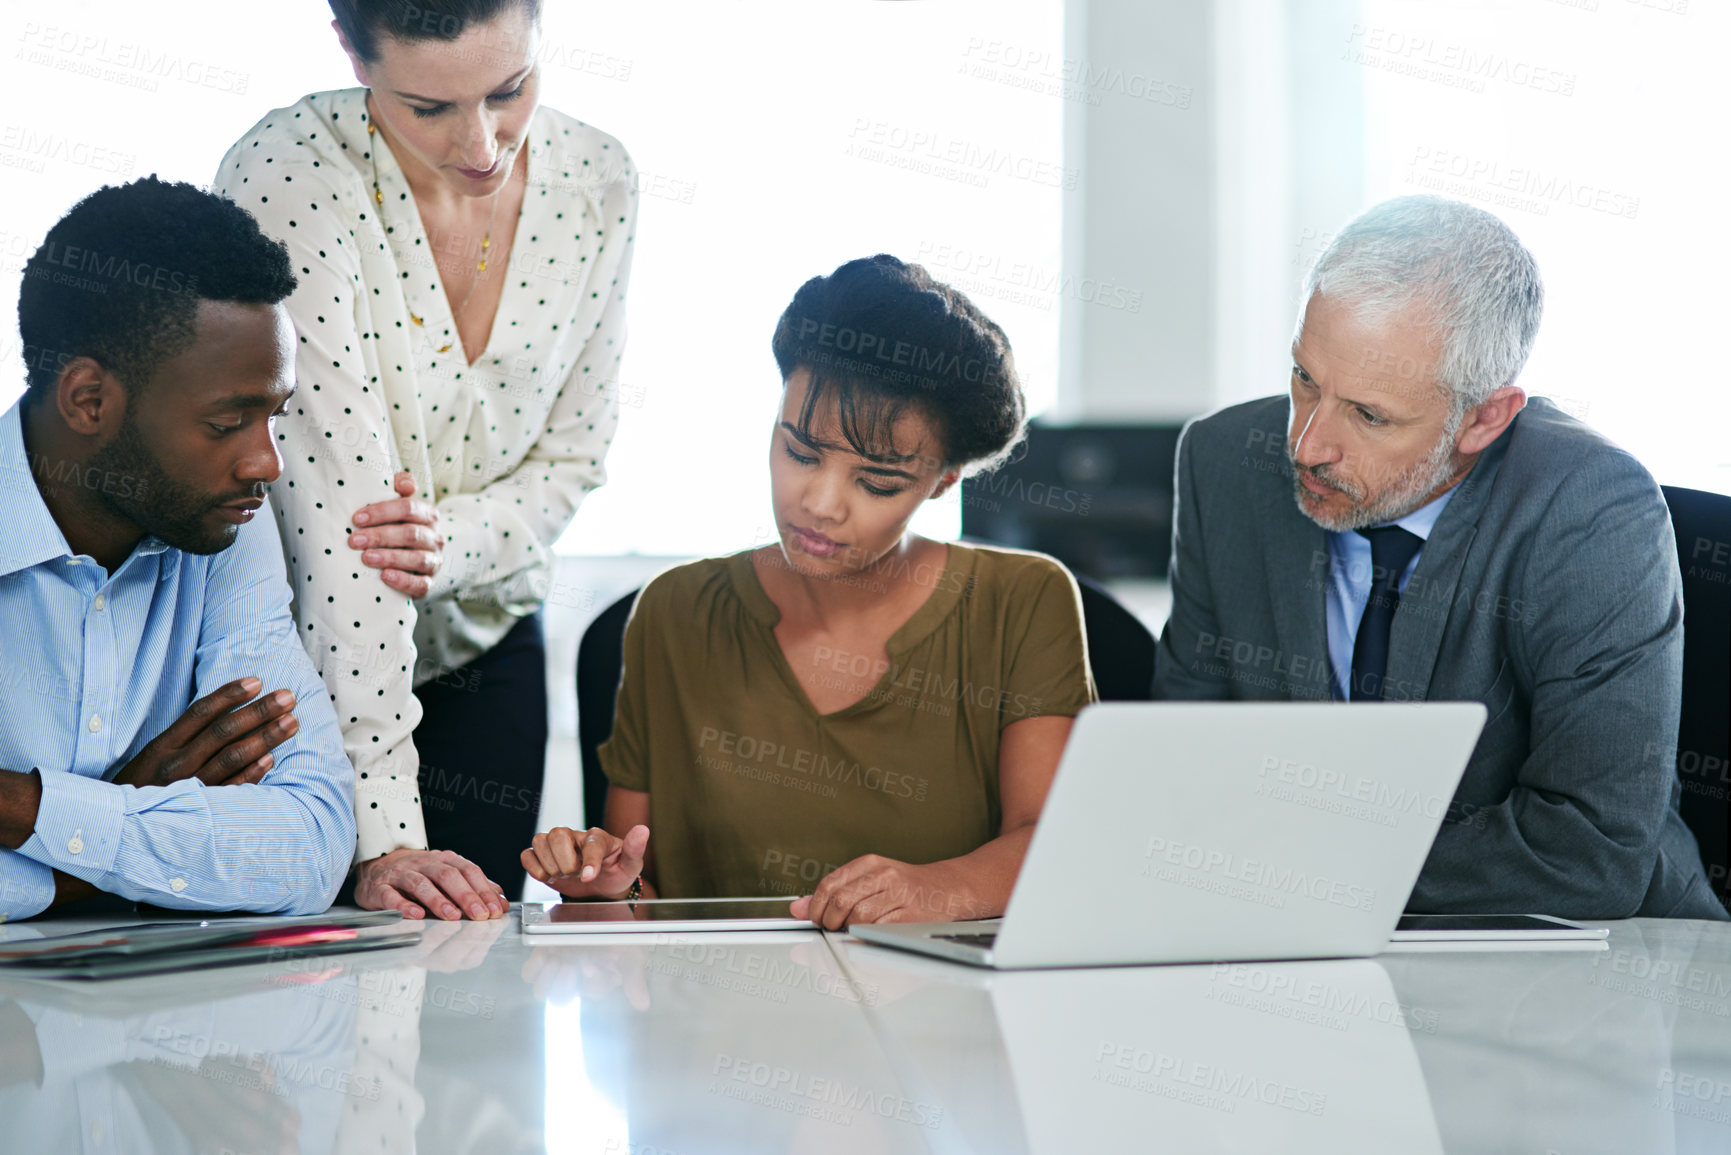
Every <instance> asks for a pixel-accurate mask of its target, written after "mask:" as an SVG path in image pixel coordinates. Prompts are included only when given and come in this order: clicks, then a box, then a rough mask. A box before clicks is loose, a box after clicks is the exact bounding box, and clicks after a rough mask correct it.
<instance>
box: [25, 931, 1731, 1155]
mask: <svg viewBox="0 0 1731 1155" xmlns="http://www.w3.org/2000/svg"><path fill="white" fill-rule="evenodd" d="M98 921H99V922H100V924H101V925H113V924H114V923H115V922H117V921H120V920H116V919H114V918H108V919H102V920H98ZM44 925H48V924H44ZM51 925H52V927H53V928H54V929H56V930H60V929H72V928H73V927H75V926H76V925H78V924H77V923H73V922H69V921H66V920H60V921H57V922H55V923H53V924H51ZM31 932H32V931H31V926H30V924H24V925H22V926H9V927H0V936H12V935H17V934H26V933H31ZM544 1149H545V1150H549V1151H571V1152H595V1153H598V1155H691V1153H697V1152H752V1153H760V1152H814V1153H822V1155H829V1153H841V1155H845V1153H850V1152H928V1151H929V1152H980V1153H989V1155H1000V1153H1016V1152H1036V1153H1040V1155H1048V1153H1050V1155H1071V1153H1076V1152H1082V1153H1093V1152H1098V1153H1115V1152H1142V1151H1171V1152H1180V1153H1190V1152H1206V1151H1245V1152H1274V1151H1301V1152H1330V1153H1333V1152H1357V1151H1362V1152H1379V1153H1380V1152H1390V1153H1402V1155H1405V1153H1418V1152H1435V1151H1448V1152H1478V1151H1485V1152H1530V1153H1532V1155H1546V1153H1549V1152H1557V1153H1560V1155H1580V1153H1583V1152H1606V1153H1615V1155H1657V1153H1660V1152H1726V1151H1731V927H1728V926H1726V925H1725V924H1701V923H1685V922H1658V921H1650V920H1637V921H1633V922H1626V923H1619V924H1616V925H1615V927H1614V930H1613V932H1612V937H1611V942H1610V948H1609V949H1608V950H1605V951H1602V952H1594V953H1584V952H1497V953H1472V954H1460V953H1448V954H1424V955H1387V956H1384V957H1382V958H1379V959H1375V960H1363V961H1343V962H1312V963H1290V964H1278V965H1251V966H1224V965H1222V966H1191V967H1144V968H1123V969H1113V970H1093V971H1064V972H1056V971H1053V972H1038V973H1023V974H990V973H986V972H981V971H976V970H972V969H969V968H965V967H960V966H951V965H949V964H945V963H940V962H936V961H928V960H925V959H922V958H918V957H913V956H907V955H901V954H896V953H893V952H888V951H884V950H881V949H878V948H874V947H869V946H866V945H864V944H861V943H859V942H857V941H855V940H853V939H851V938H849V937H847V936H845V935H830V936H827V937H826V936H824V935H820V934H817V933H796V934H758V935H738V936H730V937H721V936H703V937H699V936H688V937H684V938H680V939H672V940H666V939H665V938H664V940H663V941H655V940H654V939H652V938H645V937H633V938H630V939H625V940H619V939H615V940H614V941H611V942H583V941H581V940H573V941H570V942H559V943H556V944H553V945H546V946H542V945H536V946H534V947H530V946H528V945H526V944H525V943H524V941H523V940H522V937H521V936H520V934H519V933H518V929H517V922H516V917H515V915H513V916H512V917H511V918H510V919H508V920H505V921H503V922H496V923H491V924H479V925H476V924H467V923H465V924H455V925H453V924H433V925H430V926H429V927H428V930H427V934H426V936H425V938H424V939H423V942H422V944H421V945H420V946H419V947H418V948H412V949H403V950H398V951H394V952H391V953H388V954H375V955H357V956H352V957H348V958H344V957H342V956H336V957H332V958H328V959H320V960H314V961H311V962H300V963H281V964H272V965H264V966H254V967H246V968H231V969H227V970H213V971H202V972H197V973H193V974H186V975H178V976H166V977H159V978H147V979H133V980H126V981H122V982H111V983H103V984H84V985H79V984H56V985H47V984H35V983H23V982H19V981H10V982H3V983H0V1151H5V1152H7V1153H13V1152H18V1153H23V1152H31V1153H34V1152H54V1153H59V1152H89V1153H94V1152H109V1151H113V1152H126V1151H138V1152H146V1151H148V1152H213V1153H215V1152H233V1153H243V1152H273V1153H274V1152H293V1151H300V1152H325V1151H343V1152H409V1151H421V1152H446V1151H453V1152H456V1151H461V1152H471V1151H472V1152H485V1153H489V1155H491V1153H495V1152H531V1151H541V1150H544Z"/></svg>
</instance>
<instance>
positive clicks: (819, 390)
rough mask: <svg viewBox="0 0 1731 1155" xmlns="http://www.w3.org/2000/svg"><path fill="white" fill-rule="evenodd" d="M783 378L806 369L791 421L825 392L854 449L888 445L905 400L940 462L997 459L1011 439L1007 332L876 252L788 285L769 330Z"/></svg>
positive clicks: (1017, 435)
mask: <svg viewBox="0 0 1731 1155" xmlns="http://www.w3.org/2000/svg"><path fill="white" fill-rule="evenodd" d="M771 348H772V349H773V350H774V352H775V363H776V365H777V367H779V368H780V370H781V377H782V380H783V381H784V382H785V381H786V380H787V379H788V378H789V377H790V376H792V375H793V372H794V370H795V369H798V368H800V367H802V366H803V367H804V368H806V369H808V370H809V371H810V372H811V386H810V389H809V391H808V392H807V394H806V398H805V404H804V405H803V407H802V410H801V413H800V417H799V426H800V432H801V433H802V434H804V433H809V432H810V426H811V419H812V415H813V413H814V412H815V411H816V409H817V406H818V404H819V402H820V401H821V400H822V399H823V398H824V397H827V396H829V395H831V394H833V395H834V397H835V404H836V412H837V416H838V418H839V421H840V425H841V433H842V436H844V437H846V438H847V441H848V444H849V445H850V446H851V447H852V448H853V449H854V451H855V452H857V453H859V454H861V455H862V456H866V457H872V456H882V455H884V454H886V453H888V452H890V451H891V450H890V446H891V437H890V434H891V431H892V430H893V428H894V426H895V423H896V421H898V420H899V419H900V418H901V416H902V414H903V413H904V412H905V411H906V410H907V409H908V408H909V407H913V408H916V409H918V410H920V411H921V412H923V413H924V414H925V415H926V416H927V418H928V419H929V420H931V421H932V422H933V423H934V424H935V425H936V427H937V434H938V437H939V439H940V441H941V443H942V445H943V455H944V464H946V465H952V466H959V465H975V464H979V463H982V462H983V463H986V465H987V466H990V465H994V464H997V463H998V462H1000V461H1001V460H1002V459H1003V458H1004V457H1005V456H1007V455H1008V454H1009V452H1010V450H1011V449H1012V448H1014V446H1015V444H1016V443H1017V442H1018V441H1019V440H1020V439H1021V436H1022V432H1023V426H1024V422H1025V413H1026V410H1025V404H1024V402H1023V399H1022V386H1021V383H1020V382H1019V381H1018V380H1017V379H1016V366H1015V361H1014V359H1013V358H1012V356H1011V354H1010V342H1009V339H1008V338H1006V337H1005V336H1004V331H1003V330H1002V329H1001V328H999V327H998V326H997V325H996V324H995V323H994V322H993V321H992V320H991V319H990V318H989V317H987V316H986V315H985V314H984V313H982V312H980V310H979V308H978V307H976V306H975V305H974V303H973V302H972V301H970V300H968V298H967V297H966V296H965V295H964V294H962V293H961V292H959V291H957V290H956V289H953V288H951V287H950V286H949V285H946V284H944V283H943V282H941V281H937V280H934V279H932V275H931V274H930V273H928V272H926V270H925V269H924V268H922V267H921V266H919V265H910V264H907V263H905V262H903V261H899V260H897V259H896V258H895V257H892V256H889V255H888V254H885V253H879V254H878V255H877V256H875V257H862V258H861V259H859V260H854V261H849V262H847V264H845V265H842V266H841V267H840V268H838V269H837V270H836V271H835V272H833V273H831V274H830V275H829V276H827V277H813V278H812V279H811V280H809V281H807V282H806V283H805V284H803V285H801V286H800V289H799V292H797V293H795V294H794V297H793V302H792V303H791V304H789V305H788V307H787V309H786V311H785V312H783V313H782V315H781V320H780V321H779V322H777V324H776V326H775V337H774V339H773V340H772V342H771Z"/></svg>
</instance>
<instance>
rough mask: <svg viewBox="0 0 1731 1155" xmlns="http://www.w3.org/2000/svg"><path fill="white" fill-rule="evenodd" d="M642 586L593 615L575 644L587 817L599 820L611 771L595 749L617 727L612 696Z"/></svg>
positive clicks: (590, 822)
mask: <svg viewBox="0 0 1731 1155" xmlns="http://www.w3.org/2000/svg"><path fill="white" fill-rule="evenodd" d="M640 592H641V591H640V590H632V591H631V592H630V593H628V594H626V595H625V596H624V597H622V598H620V599H619V600H618V601H616V602H614V603H613V604H612V605H610V606H608V607H607V608H606V609H604V610H602V611H601V612H600V613H599V614H597V615H596V616H595V620H594V621H592V622H590V623H589V628H588V629H586V630H584V631H583V640H582V641H581V642H579V643H578V644H577V748H578V750H579V752H580V753H581V754H582V758H583V821H584V822H585V823H587V824H588V825H590V826H600V825H601V820H602V817H603V815H604V814H605V813H606V807H607V775H606V774H605V773H603V772H602V770H601V756H600V755H599V754H598V753H596V751H598V750H600V748H601V744H602V743H603V742H605V741H607V739H608V737H609V735H611V734H612V733H613V702H614V699H615V698H617V697H618V695H619V675H620V673H621V671H623V670H624V668H625V623H626V622H627V621H628V620H630V618H631V607H632V606H634V605H636V604H637V595H638V593H640Z"/></svg>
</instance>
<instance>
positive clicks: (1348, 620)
mask: <svg viewBox="0 0 1731 1155" xmlns="http://www.w3.org/2000/svg"><path fill="white" fill-rule="evenodd" d="M1459 488H1460V486H1459V485H1452V486H1450V487H1449V488H1448V490H1447V492H1445V493H1444V494H1443V495H1442V496H1441V497H1438V498H1436V499H1434V500H1432V501H1430V502H1429V503H1427V504H1425V505H1421V506H1420V507H1419V508H1417V509H1415V510H1413V511H1412V512H1411V513H1409V514H1407V515H1406V516H1405V517H1403V518H1401V519H1400V520H1399V521H1391V522H1388V523H1386V524H1388V525H1398V526H1400V527H1401V528H1402V529H1404V530H1406V531H1407V532H1408V533H1410V534H1413V535H1414V536H1416V537H1418V538H1419V539H1420V540H1421V541H1427V542H1428V541H1429V540H1430V532H1431V530H1432V529H1434V528H1436V520H1437V518H1439V517H1441V516H1442V511H1443V510H1444V509H1445V508H1447V507H1448V503H1449V498H1451V497H1453V496H1454V495H1455V490H1457V489H1459ZM1423 556H1424V546H1423V545H1420V546H1419V547H1418V552H1417V553H1415V554H1413V555H1412V561H1410V562H1408V563H1407V567H1406V571H1405V572H1404V573H1402V574H1401V575H1400V582H1399V584H1398V586H1397V588H1398V589H1399V590H1400V592H1401V593H1403V594H1404V593H1405V592H1406V583H1407V582H1409V581H1410V580H1412V572H1413V570H1415V569H1417V568H1418V559H1419V558H1421V557H1423ZM1328 560H1329V565H1328V598H1327V599H1326V605H1327V607H1328V608H1327V615H1328V661H1329V664H1330V665H1332V666H1333V667H1334V696H1335V698H1336V699H1338V700H1340V701H1345V700H1346V687H1347V686H1350V685H1352V648H1353V646H1354V645H1355V644H1356V643H1357V642H1358V623H1359V619H1360V618H1362V617H1364V607H1365V606H1366V605H1368V604H1369V603H1370V587H1371V578H1372V577H1373V576H1374V575H1373V573H1372V571H1373V570H1374V569H1375V568H1376V567H1375V565H1374V564H1373V563H1372V561H1371V553H1370V539H1369V538H1367V537H1365V536H1364V535H1363V534H1362V533H1359V532H1358V531H1357V530H1347V531H1346V532H1345V533H1335V532H1334V531H1333V530H1330V531H1329V534H1328ZM1396 612H1397V613H1398V612H1399V611H1396Z"/></svg>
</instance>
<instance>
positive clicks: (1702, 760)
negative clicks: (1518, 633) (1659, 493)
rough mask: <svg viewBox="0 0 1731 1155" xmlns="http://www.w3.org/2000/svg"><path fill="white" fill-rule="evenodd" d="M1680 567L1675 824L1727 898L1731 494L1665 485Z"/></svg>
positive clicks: (1730, 863)
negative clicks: (1678, 808)
mask: <svg viewBox="0 0 1731 1155" xmlns="http://www.w3.org/2000/svg"><path fill="white" fill-rule="evenodd" d="M1664 490H1665V504H1666V505H1668V506H1670V507H1671V525H1672V526H1673V527H1674V528H1675V530H1676V532H1677V561H1678V563H1679V564H1680V565H1681V566H1682V569H1683V711H1682V715H1681V717H1680V719H1679V725H1678V728H1677V752H1676V765H1677V776H1678V777H1679V778H1681V779H1682V780H1683V799H1682V811H1683V821H1684V823H1685V824H1686V825H1687V826H1688V827H1689V829H1690V830H1691V831H1693V832H1694V834H1695V841H1696V842H1698V843H1699V844H1700V846H1701V861H1702V862H1703V863H1704V864H1705V865H1706V867H1707V880H1708V881H1709V882H1710V883H1712V884H1713V890H1714V892H1715V893H1716V894H1718V895H1719V896H1720V898H1721V900H1724V899H1726V897H1727V896H1728V895H1731V889H1728V883H1731V761H1728V759H1731V497H1727V496H1726V495H1724V494H1721V493H1704V492H1702V491H1701V490H1698V489H1681V488H1678V487H1676V486H1671V485H1667V486H1665V487H1664Z"/></svg>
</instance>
